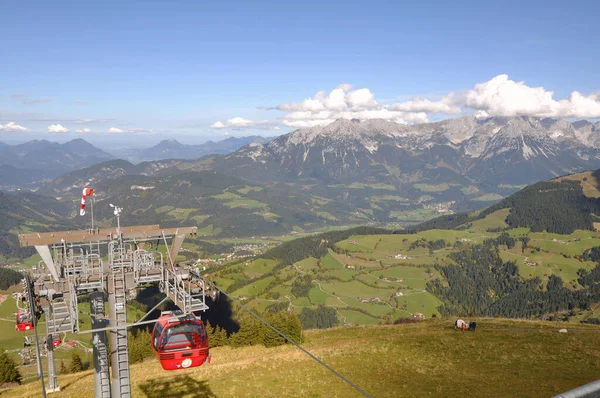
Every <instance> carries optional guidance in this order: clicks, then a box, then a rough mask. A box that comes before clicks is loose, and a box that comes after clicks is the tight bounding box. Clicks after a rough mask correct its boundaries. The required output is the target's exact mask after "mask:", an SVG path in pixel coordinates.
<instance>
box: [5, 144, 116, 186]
mask: <svg viewBox="0 0 600 398" xmlns="http://www.w3.org/2000/svg"><path fill="white" fill-rule="evenodd" d="M112 158H113V156H112V155H110V154H108V153H106V152H104V151H102V150H101V149H99V148H96V147H95V146H93V145H92V144H90V143H88V142H87V141H85V140H83V139H80V138H79V139H75V140H72V141H69V142H67V143H64V144H59V143H56V142H50V141H46V140H34V141H29V142H26V143H24V144H19V145H2V146H0V188H1V187H5V188H7V187H11V186H21V187H25V186H32V185H35V184H36V183H39V182H41V181H44V180H46V181H47V180H48V179H50V178H55V177H58V176H60V175H62V174H64V173H66V172H69V171H72V170H77V169H80V168H83V167H87V166H90V165H93V164H96V163H99V162H102V161H106V160H108V159H112ZM11 173H12V175H11Z"/></svg>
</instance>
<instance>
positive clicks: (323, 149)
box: [214, 117, 600, 186]
mask: <svg viewBox="0 0 600 398" xmlns="http://www.w3.org/2000/svg"><path fill="white" fill-rule="evenodd" d="M599 165H600V122H598V123H596V124H592V123H590V122H587V121H580V122H577V123H573V124H571V123H569V122H567V121H565V120H555V119H539V118H533V117H510V118H509V117H493V118H486V119H478V118H475V117H463V118H457V119H449V120H445V121H442V122H437V123H427V124H420V125H412V126H410V125H402V124H398V123H395V122H392V121H386V120H381V119H370V120H365V121H359V120H356V119H353V120H347V119H339V120H337V121H335V122H333V123H331V124H329V125H326V126H315V127H312V128H307V129H300V130H296V131H294V132H292V133H290V134H286V135H282V136H280V137H278V138H275V139H274V140H272V141H270V142H269V143H268V144H266V145H262V144H258V143H255V144H250V145H248V146H246V147H244V148H242V149H241V150H239V151H237V152H235V153H233V154H230V155H228V156H225V157H221V158H218V159H216V160H215V164H214V168H215V169H217V170H221V171H224V170H228V171H229V172H233V173H235V174H236V175H242V176H246V177H248V178H252V179H259V180H260V179H264V178H269V179H277V180H285V179H309V180H310V179H316V180H321V181H324V182H327V183H347V182H356V181H360V182H385V183H388V184H392V185H395V186H399V185H402V184H406V183H408V182H411V181H415V180H423V179H425V180H429V181H431V182H435V183H443V182H446V183H449V182H453V181H457V182H464V181H465V179H467V180H469V181H472V182H475V183H483V184H486V185H499V184H509V185H515V184H528V183H531V182H534V181H537V180H544V179H547V178H550V177H552V176H558V175H562V174H565V173H571V172H575V171H579V170H584V169H589V168H591V167H596V166H599ZM436 175H439V177H436Z"/></svg>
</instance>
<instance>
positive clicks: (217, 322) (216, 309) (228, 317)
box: [134, 286, 240, 336]
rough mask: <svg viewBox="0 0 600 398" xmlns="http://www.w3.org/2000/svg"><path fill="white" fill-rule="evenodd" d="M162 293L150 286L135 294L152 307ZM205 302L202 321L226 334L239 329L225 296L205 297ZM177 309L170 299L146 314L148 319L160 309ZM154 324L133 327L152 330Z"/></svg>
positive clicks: (143, 302) (139, 299)
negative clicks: (215, 300) (220, 328)
mask: <svg viewBox="0 0 600 398" xmlns="http://www.w3.org/2000/svg"><path fill="white" fill-rule="evenodd" d="M164 297H165V295H164V294H162V293H161V292H160V290H159V289H158V287H156V286H150V287H146V288H144V289H142V290H140V291H139V292H138V294H137V296H136V298H135V299H136V301H139V302H140V303H142V304H143V305H145V306H146V307H147V308H152V307H154V306H155V305H156V304H158V303H159V302H160V301H161V300H162V299H163V298H164ZM206 304H208V310H207V311H206V312H204V313H202V314H201V317H202V319H203V320H204V322H206V321H207V320H208V321H209V322H210V324H211V325H212V326H213V327H218V326H220V327H222V328H223V330H225V331H226V332H227V335H228V336H229V335H231V334H233V333H236V332H237V331H238V330H239V329H240V325H239V324H238V323H237V322H236V321H235V320H234V319H233V308H232V306H231V302H230V301H229V300H227V298H225V297H221V298H220V299H219V300H218V301H217V302H214V301H212V300H211V299H210V297H207V298H206ZM173 310H177V306H176V305H175V304H173V302H171V301H167V302H165V303H164V304H163V305H161V306H160V307H159V308H158V309H156V310H154V311H152V313H151V314H150V315H149V316H148V318H147V319H148V320H150V319H158V317H159V316H160V312H161V311H173ZM153 327H154V325H141V326H136V327H134V330H137V329H148V330H150V331H152V328H153Z"/></svg>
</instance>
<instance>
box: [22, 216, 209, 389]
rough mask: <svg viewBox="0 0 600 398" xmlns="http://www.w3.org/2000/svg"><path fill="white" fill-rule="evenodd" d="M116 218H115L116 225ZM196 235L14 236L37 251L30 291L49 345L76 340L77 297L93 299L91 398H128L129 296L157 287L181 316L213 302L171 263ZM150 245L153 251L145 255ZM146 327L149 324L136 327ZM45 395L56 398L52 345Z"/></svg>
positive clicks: (114, 231) (150, 228) (98, 232)
mask: <svg viewBox="0 0 600 398" xmlns="http://www.w3.org/2000/svg"><path fill="white" fill-rule="evenodd" d="M117 209H118V208H117ZM118 211H120V209H119V210H116V211H115V215H117V220H118ZM196 232H197V227H186V228H160V226H159V225H142V226H133V227H121V226H120V225H119V224H118V226H117V228H96V229H90V230H76V231H58V232H45V233H33V234H23V235H19V242H20V245H21V247H28V246H34V247H35V248H36V250H37V252H38V253H39V254H40V256H41V257H42V261H40V263H39V265H38V267H36V268H34V269H33V270H32V273H31V276H30V281H31V282H30V285H31V286H30V287H31V288H32V291H33V293H32V295H33V297H31V299H32V300H33V301H34V302H36V303H38V306H40V307H41V308H42V309H43V311H44V313H45V315H46V335H47V336H48V339H49V341H52V339H51V336H52V335H53V334H55V333H64V332H73V333H77V332H79V317H78V313H79V311H78V306H77V304H78V298H77V296H78V295H81V294H90V314H91V316H92V343H93V347H94V370H95V379H94V380H95V396H96V397H103V398H108V397H111V396H112V397H130V396H131V385H130V378H129V355H128V350H127V328H128V327H130V326H133V325H136V324H128V323H127V307H126V302H127V298H128V296H129V294H130V292H132V291H135V289H137V288H138V287H140V286H142V285H147V284H155V285H157V286H158V287H159V289H160V291H161V292H162V293H164V294H165V295H166V298H168V299H170V300H171V301H173V303H175V305H177V306H178V307H179V308H180V309H181V311H182V312H183V313H184V314H191V313H192V312H197V311H205V310H207V309H208V306H207V304H206V295H207V294H210V295H214V294H215V291H214V290H213V289H212V287H211V286H210V285H209V284H207V283H206V282H205V281H204V279H203V278H202V277H201V276H200V275H199V274H198V273H197V272H196V270H195V269H194V268H193V267H191V266H179V265H177V264H175V262H174V260H175V258H176V257H177V254H178V253H179V250H180V248H181V245H182V244H183V241H184V239H185V237H186V236H195V235H196ZM159 242H160V244H163V245H164V247H166V253H165V254H163V253H162V252H159V251H157V250H156V248H158V243H159ZM154 243H156V248H155V249H154V250H146V249H145V247H147V246H150V247H152V245H153V244H154ZM105 296H107V297H108V300H107V303H106V304H107V305H108V317H106V316H105V300H104V298H105ZM107 321H108V325H107V323H106V322H107ZM150 322H153V321H148V322H139V323H137V324H143V323H150ZM107 332H108V333H109V337H110V340H108V339H107ZM107 341H109V342H110V344H107ZM109 347H110V359H111V364H110V367H111V368H112V380H111V379H109V375H110V372H109ZM47 387H48V388H47V391H48V392H52V391H58V390H60V387H59V386H58V382H57V380H56V370H55V366H54V354H53V350H52V344H48V386H47Z"/></svg>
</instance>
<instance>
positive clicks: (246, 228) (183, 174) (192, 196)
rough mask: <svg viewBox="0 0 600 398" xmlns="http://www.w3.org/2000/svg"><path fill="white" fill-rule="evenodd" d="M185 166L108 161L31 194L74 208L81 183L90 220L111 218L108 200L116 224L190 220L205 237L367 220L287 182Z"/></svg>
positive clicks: (269, 232)
mask: <svg viewBox="0 0 600 398" xmlns="http://www.w3.org/2000/svg"><path fill="white" fill-rule="evenodd" d="M185 165H186V163H185V162H183V161H180V160H165V161H155V162H145V163H140V164H137V165H133V164H132V163H129V162H127V161H124V160H112V161H109V162H105V163H101V164H97V165H94V166H91V167H89V168H86V169H83V170H78V171H76V172H72V173H69V174H67V175H65V176H63V177H59V178H57V179H56V180H54V181H53V182H51V183H49V184H47V185H46V186H44V187H43V188H41V189H40V190H39V191H38V192H39V193H40V194H44V195H50V196H52V197H54V198H57V199H59V200H60V201H61V202H63V203H66V204H68V205H69V206H71V208H73V209H75V208H76V207H77V204H78V203H79V197H80V194H81V188H82V187H85V186H92V187H94V188H95V189H96V199H95V200H96V203H97V206H96V208H95V209H96V219H97V221H98V222H107V223H112V222H113V215H112V211H111V209H110V208H109V207H108V203H115V204H119V205H120V206H123V207H124V209H125V211H124V212H123V217H122V222H125V223H127V224H142V223H160V224H161V225H165V226H168V225H170V224H173V225H181V224H182V223H185V224H193V225H197V226H199V227H200V229H201V231H200V233H201V234H206V235H211V236H213V235H214V236H253V235H259V236H264V235H278V234H279V235H280V234H285V233H289V232H292V231H294V230H295V229H298V228H299V230H300V231H303V230H304V229H306V230H312V229H316V228H323V227H326V226H328V225H348V224H346V223H354V224H359V223H364V222H367V221H368V215H366V214H364V213H360V212H357V211H356V209H355V208H353V207H352V206H350V205H349V204H345V203H338V202H334V201H332V200H328V199H326V198H322V197H319V196H317V195H314V194H313V193H312V192H310V191H303V190H299V189H297V188H296V187H294V186H290V185H287V184H283V183H274V184H269V185H260V184H249V183H248V182H246V181H244V180H242V179H240V178H237V177H233V176H230V175H226V174H222V173H217V172H215V171H188V170H185V169H184V168H185ZM74 222H77V223H84V222H87V219H86V220H83V219H79V218H76V219H75V220H74Z"/></svg>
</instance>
